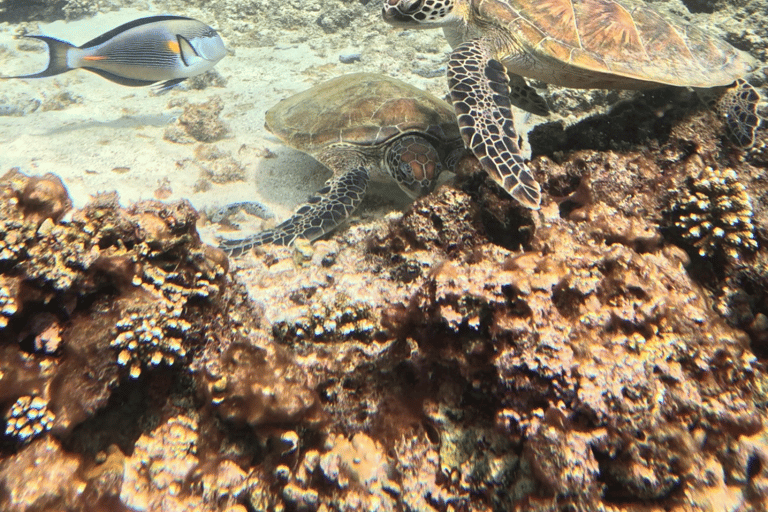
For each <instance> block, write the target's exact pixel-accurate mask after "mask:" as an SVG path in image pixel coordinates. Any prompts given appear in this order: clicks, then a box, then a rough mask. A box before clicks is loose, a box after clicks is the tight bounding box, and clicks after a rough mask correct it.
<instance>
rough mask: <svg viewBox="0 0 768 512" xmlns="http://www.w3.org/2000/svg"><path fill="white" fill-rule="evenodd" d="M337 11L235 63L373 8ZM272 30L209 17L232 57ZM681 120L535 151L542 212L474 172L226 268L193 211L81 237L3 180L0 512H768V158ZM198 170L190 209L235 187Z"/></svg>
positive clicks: (543, 141) (308, 5)
mask: <svg viewBox="0 0 768 512" xmlns="http://www.w3.org/2000/svg"><path fill="white" fill-rule="evenodd" d="M659 3H665V2H659ZM676 3H677V4H680V2H676ZM49 4H50V5H53V4H52V3H50V2H49V3H47V4H46V5H49ZM190 4H193V5H202V4H203V2H190ZM341 4H342V3H341V2H328V3H323V2H316V1H309V2H303V3H302V2H293V1H289V2H287V3H285V5H283V6H282V9H280V12H279V13H273V14H274V15H275V16H276V17H277V18H279V19H278V20H277V21H276V25H270V26H269V27H264V31H262V32H261V33H259V34H256V33H254V34H251V35H249V36H248V37H251V38H253V39H254V40H258V39H259V38H262V39H264V40H269V38H270V34H271V33H273V32H271V31H273V30H274V27H275V26H282V27H289V26H295V25H296V23H297V19H300V20H302V21H306V20H307V19H309V20H311V23H312V24H313V27H312V30H314V32H313V33H316V34H320V33H325V32H326V31H327V32H331V33H333V34H334V35H336V36H338V37H345V34H348V33H349V30H350V29H349V27H347V26H345V25H344V24H345V23H347V22H348V21H349V20H350V19H353V18H354V19H357V18H355V17H356V16H358V15H360V14H361V13H362V12H365V13H369V12H373V10H374V8H375V9H376V10H378V8H379V7H380V6H378V5H374V3H373V2H371V3H368V4H360V5H357V4H355V5H352V4H349V3H346V4H343V8H342V9H339V6H340V5H341ZM723 4H724V2H718V3H717V6H718V8H719V6H721V5H723ZM93 5H94V3H92V2H91V3H89V2H71V11H70V12H72V13H74V12H75V10H74V9H75V8H78V7H82V8H83V9H85V8H88V7H89V6H93ZM176 5H177V6H181V5H186V4H183V3H178V4H176ZM270 5H271V4H270V3H269V2H265V1H257V0H253V1H252V0H249V1H246V2H239V1H233V2H225V3H223V4H221V5H219V6H217V7H215V9H218V11H217V12H219V13H224V14H227V13H228V14H229V16H224V19H223V21H222V24H223V25H224V26H225V27H229V28H233V27H234V28H238V29H242V30H243V32H245V31H246V30H247V29H248V27H249V25H248V22H246V21H243V19H245V18H254V19H258V17H259V16H261V15H262V14H263V13H265V12H268V11H270ZM680 5H682V4H680ZM687 5H690V6H691V8H695V9H704V8H706V6H705V5H704V3H703V2H694V1H690V2H687ZM273 11H274V9H271V11H270V12H273ZM297 12H300V13H301V18H297V19H291V16H292V15H293V14H295V13H297ZM45 16H48V14H45ZM236 18H238V19H240V21H233V20H235V19H236ZM360 23H361V25H363V26H364V25H365V23H367V22H366V21H361V22H360ZM297 37H299V36H298V35H297ZM301 37H306V35H303V36H301ZM380 37H381V36H380V34H377V33H375V32H372V33H371V41H373V42H376V41H380V40H381V39H380ZM398 37H400V36H398ZM402 37H410V36H409V35H405V36H402ZM371 44H373V43H371ZM404 46H406V45H404ZM398 51H400V50H398ZM425 51H426V50H425ZM433 51H434V49H433ZM439 57H440V58H442V55H439ZM361 58H362V60H363V61H364V60H365V53H362V57H361ZM393 60H395V59H393ZM685 94H686V93H684V92H681V91H673V92H663V93H647V94H644V95H641V96H639V97H635V99H634V100H632V101H628V102H626V103H624V104H622V105H621V106H620V107H617V108H616V109H614V110H612V111H611V112H610V113H609V114H607V115H604V116H596V117H593V118H590V119H588V120H585V121H584V122H583V123H580V124H577V125H574V126H572V127H568V128H563V127H562V126H559V125H555V124H550V125H547V126H544V127H542V128H540V129H539V130H538V131H537V134H536V137H534V140H533V142H534V150H535V153H536V155H537V156H536V157H535V158H534V159H533V161H532V162H531V167H532V169H534V171H535V173H536V174H537V177H538V178H539V179H540V181H541V183H542V187H543V189H544V191H545V193H546V200H545V202H544V206H543V208H542V209H541V210H540V211H539V212H530V211H527V210H523V209H521V208H519V207H518V205H517V204H516V203H515V202H514V200H512V199H511V198H509V197H508V196H507V195H506V194H505V193H504V192H503V191H501V190H500V189H499V188H498V187H497V186H496V185H495V184H494V183H493V182H491V181H490V180H489V179H487V177H486V176H485V174H484V173H483V172H481V171H480V170H479V167H478V166H477V162H476V161H475V160H474V159H472V158H467V159H465V160H464V161H463V162H462V165H461V167H460V172H459V176H458V177H457V179H456V181H455V183H454V184H453V185H445V186H443V187H441V188H439V189H438V190H437V191H435V193H434V194H431V195H430V196H429V197H425V198H422V199H419V200H418V201H416V202H415V203H414V204H413V205H412V206H411V207H409V208H408V209H407V210H406V211H405V212H403V213H402V214H400V213H394V214H390V215H389V216H387V217H386V218H385V219H383V220H380V221H377V222H373V223H361V222H360V221H359V219H352V225H351V226H350V227H349V228H348V229H345V230H340V231H339V232H337V233H336V234H334V235H333V236H332V237H329V238H327V239H324V240H319V241H318V242H316V243H314V244H311V245H310V244H302V243H298V244H296V246H294V247H290V248H287V247H273V246H264V247H260V248H258V249H256V251H255V252H253V253H250V254H248V255H246V256H245V257H244V258H243V259H242V260H241V261H238V262H229V261H227V259H226V257H225V256H224V255H223V254H222V253H221V252H220V251H219V250H217V249H215V248H214V247H211V246H208V245H206V244H204V243H202V242H201V240H200V239H199V237H198V234H197V231H196V228H195V225H196V222H197V220H198V215H197V212H195V211H194V210H193V209H192V207H191V206H190V205H189V203H187V202H184V201H180V202H172V203H163V202H160V201H143V202H139V203H136V204H134V205H131V206H129V207H127V208H126V207H121V206H120V204H119V203H118V198H117V196H116V195H115V194H98V195H96V196H94V197H93V198H92V199H91V200H90V202H89V203H88V204H87V205H85V206H84V207H83V208H82V209H78V210H73V209H72V204H71V201H70V199H69V196H68V194H67V191H66V188H65V186H64V184H63V183H62V182H61V180H59V179H58V178H57V177H56V176H54V175H45V176H37V177H29V176H26V175H24V174H21V173H19V172H16V171H13V172H9V173H7V174H6V175H5V176H3V177H2V178H0V413H1V414H2V416H0V417H1V418H2V419H1V420H0V434H2V437H0V509H2V510H9V511H12V512H32V511H37V510H72V511H75V510H84V511H97V510H115V511H123V510H124V511H128V510H169V511H175V510H196V511H203V512H207V511H212V512H213V511H216V512H221V511H230V512H235V511H237V512H250V511H256V510H259V511H261V510H269V511H331V510H335V511H336V510H337V511H342V510H343V511H347V510H348V511H352V510H420V511H421V510H423V511H439V512H447V511H508V510H521V511H522V510H551V511H554V510H606V509H608V510H624V511H628V512H629V511H641V510H642V511H644V512H645V511H653V512H656V511H659V512H660V511H662V510H665V511H668V510H672V511H677V510H721V509H730V510H736V509H739V507H741V508H743V509H755V510H762V509H764V508H765V507H766V506H768V503H767V502H766V496H767V495H768V433H767V431H766V428H765V424H766V420H767V419H768V417H766V409H765V405H766V403H768V380H766V372H765V363H766V357H768V295H767V294H768V292H766V290H768V252H767V250H766V247H765V244H766V241H768V213H767V211H766V204H768V182H767V181H766V179H765V168H766V158H765V147H766V144H765V140H764V137H765V136H764V134H763V135H761V137H762V138H761V139H760V141H759V142H758V144H757V145H756V146H755V148H753V149H752V150H750V151H748V152H742V151H741V150H737V149H734V148H732V147H730V146H728V145H727V143H726V142H725V141H724V140H722V137H721V136H720V134H721V133H722V132H723V127H722V121H721V120H719V119H718V118H717V117H716V116H715V115H714V114H712V113H708V112H695V113H693V114H691V113H690V111H689V110H686V109H687V108H688V107H690V106H691V102H692V100H691V102H689V101H688V100H687V98H688V96H685ZM552 97H554V98H555V99H558V103H557V105H558V106H559V107H560V108H563V109H567V108H569V105H573V104H577V103H578V102H579V101H581V100H583V97H576V96H575V95H574V96H568V95H565V94H563V93H562V92H556V93H554V95H553V96H552ZM679 98H686V101H681V102H679V104H677V103H678V102H677V99H679ZM593 99H594V100H595V101H598V100H599V101H601V102H602V101H603V100H605V101H608V100H612V99H613V98H612V96H610V95H609V96H608V97H602V96H600V94H598V93H595V96H594V98H593ZM593 104H594V101H589V102H585V103H584V105H583V107H584V110H585V111H586V110H588V109H589V108H591V107H592V106H593ZM174 106H179V107H184V108H185V114H184V115H183V116H182V117H183V118H184V123H181V122H180V123H179V124H178V125H176V127H175V128H176V129H177V130H176V132H175V134H174V133H171V134H170V135H169V137H170V138H171V139H173V140H178V141H184V142H193V141H196V140H198V139H197V137H209V136H210V135H211V134H216V133H218V135H216V136H220V135H222V134H223V131H221V126H222V125H220V124H219V123H220V119H219V115H220V112H221V106H222V104H221V103H220V102H219V101H217V100H216V99H215V98H214V99H212V100H211V101H210V102H209V103H206V104H204V105H202V106H201V105H186V104H182V103H179V104H176V105H171V106H170V107H171V108H173V107H174ZM618 125H620V126H618ZM537 137H538V138H537ZM224 144H225V143H222V147H223V146H224ZM566 148H570V150H568V151H566ZM195 157H196V161H195V162H193V163H191V164H189V165H190V166H195V169H194V170H195V171H196V172H197V171H199V170H200V169H201V168H202V169H203V173H204V174H203V176H202V177H201V183H202V182H204V181H216V180H221V181H227V180H231V179H239V177H240V176H241V175H240V174H238V173H239V172H241V171H242V167H241V165H240V163H239V162H238V161H237V160H236V159H235V158H233V157H232V156H231V155H230V154H229V153H227V152H226V151H224V150H222V149H219V148H217V147H216V146H214V145H211V144H208V143H205V144H202V145H198V146H197V147H196V149H195ZM188 163H189V162H185V163H184V165H187V164H188ZM190 168H191V167H190ZM201 186H202V185H201ZM255 211H257V212H260V210H259V209H258V208H257V209H256V210H255ZM215 218H216V219H217V217H215ZM697 228H698V231H697ZM717 229H720V230H722V231H723V234H722V236H720V235H719V231H716V230H717ZM735 256H738V258H737V257H735ZM230 265H231V268H230ZM20 475H23V477H20Z"/></svg>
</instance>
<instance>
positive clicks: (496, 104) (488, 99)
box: [448, 40, 541, 210]
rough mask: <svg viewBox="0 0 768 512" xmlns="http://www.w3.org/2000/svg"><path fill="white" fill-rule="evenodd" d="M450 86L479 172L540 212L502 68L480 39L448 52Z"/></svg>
mask: <svg viewBox="0 0 768 512" xmlns="http://www.w3.org/2000/svg"><path fill="white" fill-rule="evenodd" d="M448 87H449V88H450V91H451V101H452V103H453V107H454V109H455V110H456V117H457V119H458V122H459V130H460V131H461V136H462V138H463V139H464V143H465V144H466V145H467V147H468V148H469V149H470V150H472V152H473V153H474V154H475V156H476V157H477V158H478V160H480V164H481V165H482V166H483V169H485V171H486V172H487V173H488V174H489V175H490V176H491V178H493V180H494V181H495V182H496V183H498V184H499V185H501V186H502V187H503V188H504V190H506V191H507V192H508V193H509V194H510V195H511V196H512V197H514V198H515V199H517V200H518V201H519V202H520V203H521V204H522V205H523V206H525V207H526V208H531V209H532V210H538V209H539V206H540V204H541V189H540V188H539V184H538V183H537V182H536V180H535V179H534V177H533V174H532V173H531V171H530V169H528V166H527V165H526V164H525V161H524V160H523V157H522V155H521V154H520V147H519V146H518V145H517V132H516V131H515V125H514V121H513V118H512V105H511V103H510V100H509V92H510V91H509V77H508V76H507V72H506V70H505V69H504V66H502V65H501V63H500V62H499V61H497V60H495V59H492V58H491V57H490V55H489V51H488V50H487V49H486V47H485V45H484V44H483V43H482V41H481V40H474V41H469V42H467V43H464V44H462V45H460V46H458V47H457V48H456V49H455V50H454V51H453V53H451V59H450V61H449V63H448Z"/></svg>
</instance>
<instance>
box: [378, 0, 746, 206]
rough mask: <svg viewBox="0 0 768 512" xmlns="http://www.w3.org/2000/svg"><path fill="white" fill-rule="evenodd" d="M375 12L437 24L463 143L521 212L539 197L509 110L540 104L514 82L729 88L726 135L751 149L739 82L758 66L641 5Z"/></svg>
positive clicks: (395, 1) (502, 4) (591, 1)
mask: <svg viewBox="0 0 768 512" xmlns="http://www.w3.org/2000/svg"><path fill="white" fill-rule="evenodd" d="M382 14H383V17H384V20H385V21H387V22H388V23H391V24H393V25H396V26H401V27H407V28H432V27H442V28H443V31H444V33H445V36H446V38H447V39H448V43H449V44H450V45H451V46H452V47H453V52H452V53H451V56H450V59H449V62H448V86H449V88H450V96H451V101H452V102H453V106H454V108H455V110H456V115H457V117H458V122H459V126H460V130H461V134H462V137H463V138H464V141H465V143H466V144H467V147H469V148H470V149H471V150H472V151H473V152H474V154H475V155H476V156H477V157H478V158H479V159H480V161H481V163H482V166H483V168H484V169H485V170H486V172H488V174H489V175H490V176H491V177H492V178H493V179H494V180H495V181H496V182H497V183H499V184H500V185H501V186H502V187H504V189H506V190H507V192H509V193H510V194H511V195H512V196H513V197H514V198H515V199H517V200H518V201H520V203H522V204H523V205H525V206H527V207H528V208H532V209H537V208H538V207H539V205H540V202H541V193H540V189H539V185H538V183H537V182H536V180H535V179H534V177H533V175H532V174H531V171H530V170H529V169H528V167H527V166H526V164H525V162H524V160H523V158H522V156H521V155H520V149H519V147H518V141H517V138H518V136H517V133H516V132H515V128H514V125H513V121H512V114H511V104H512V103H514V104H515V105H517V106H520V107H522V108H527V109H528V110H531V111H534V112H536V111H540V110H541V108H542V104H544V105H545V103H544V102H543V100H542V99H541V98H540V97H538V95H536V93H535V92H534V91H533V90H532V89H531V88H529V87H527V86H526V84H525V82H524V80H523V79H522V78H521V77H529V78H534V79H538V80H541V81H544V82H546V83H549V84H554V85H559V86H563V87H573V88H581V89H589V88H601V89H612V88H614V89H648V88H654V87H659V86H663V85H672V86H686V87H694V88H704V89H712V88H723V89H725V88H726V87H728V86H732V87H729V88H728V92H727V93H724V95H723V97H722V100H721V101H720V108H721V109H722V110H723V113H724V114H725V115H726V122H727V124H728V127H729V131H730V132H731V133H732V135H733V138H734V139H735V140H736V141H737V142H738V143H739V144H740V145H745V146H746V145H751V143H752V141H753V139H754V132H755V129H756V128H757V126H758V125H759V124H760V119H759V117H758V115H757V104H758V101H759V98H760V97H759V95H758V94H757V92H756V91H755V90H754V88H752V86H750V85H749V84H748V83H747V82H745V81H744V80H742V77H744V76H745V75H747V74H749V73H750V72H752V71H754V70H755V69H756V68H757V61H756V60H755V59H753V58H752V57H750V56H749V55H748V54H746V53H744V52H741V51H739V50H737V49H735V48H733V47H732V46H731V45H729V44H728V43H726V42H725V41H723V40H721V39H719V38H717V37H716V36H714V35H711V34H708V33H706V32H705V31H703V30H701V29H699V28H696V27H694V26H691V25H688V24H685V22H683V21H682V20H675V19H671V18H668V17H667V18H665V17H662V16H661V15H660V14H658V13H657V12H656V11H654V10H653V9H651V8H650V7H648V6H647V5H646V4H645V3H644V2H643V1H641V0H384V7H383V10H382ZM510 80H511V81H512V84H513V85H514V86H515V87H514V90H515V91H517V94H515V95H513V96H512V97H511V98H510V85H509V84H510ZM717 92H718V93H719V92H720V91H717Z"/></svg>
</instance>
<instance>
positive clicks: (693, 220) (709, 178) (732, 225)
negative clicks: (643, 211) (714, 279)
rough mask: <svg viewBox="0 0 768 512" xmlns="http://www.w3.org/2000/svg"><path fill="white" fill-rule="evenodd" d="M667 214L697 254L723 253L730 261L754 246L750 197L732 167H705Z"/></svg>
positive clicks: (755, 246)
mask: <svg viewBox="0 0 768 512" xmlns="http://www.w3.org/2000/svg"><path fill="white" fill-rule="evenodd" d="M686 185H687V189H686V190H684V191H681V193H680V196H679V197H674V196H673V202H672V204H671V205H670V206H669V208H668V210H667V212H666V214H667V215H668V217H669V218H670V222H671V223H672V226H673V228H674V231H675V232H676V233H678V234H679V236H680V237H681V238H682V239H683V240H684V241H685V242H687V243H688V244H689V245H691V246H693V247H694V248H695V249H696V251H697V252H698V254H699V255H700V256H711V255H713V254H715V253H722V254H724V255H725V256H727V257H728V258H730V259H732V260H737V259H739V255H740V253H744V252H753V251H754V250H755V249H757V241H756V240H755V236H754V230H755V228H754V225H753V224H752V200H751V198H750V197H749V194H748V193H747V189H746V186H745V185H744V183H742V182H741V181H739V177H738V175H737V174H736V171H734V170H733V169H715V168H713V167H706V168H704V169H703V170H702V171H701V172H700V173H699V174H698V175H697V176H693V177H690V178H689V179H688V181H687V183H686Z"/></svg>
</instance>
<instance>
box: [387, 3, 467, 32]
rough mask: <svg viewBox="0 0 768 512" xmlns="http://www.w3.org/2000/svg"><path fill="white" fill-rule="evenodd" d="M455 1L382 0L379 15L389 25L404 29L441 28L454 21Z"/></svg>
mask: <svg viewBox="0 0 768 512" xmlns="http://www.w3.org/2000/svg"><path fill="white" fill-rule="evenodd" d="M456 2H457V0H384V8H383V9H382V11H381V15H382V16H383V17H384V21H386V22H387V23H389V24H390V25H395V26H396V27H404V28H419V27H421V28H433V27H442V26H444V25H448V24H450V23H452V22H454V21H455V19H456V18H457V16H456V14H455V13H454V12H453V10H454V7H455V5H456Z"/></svg>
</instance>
